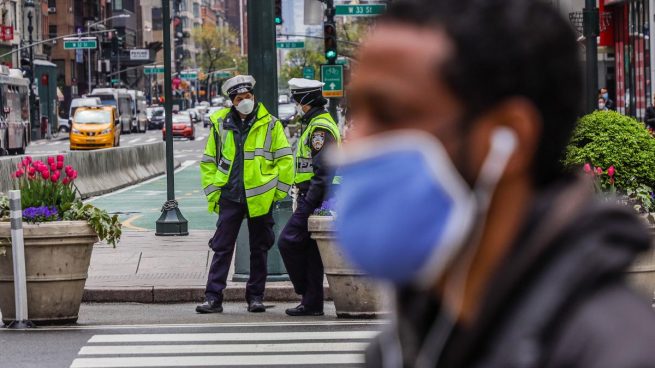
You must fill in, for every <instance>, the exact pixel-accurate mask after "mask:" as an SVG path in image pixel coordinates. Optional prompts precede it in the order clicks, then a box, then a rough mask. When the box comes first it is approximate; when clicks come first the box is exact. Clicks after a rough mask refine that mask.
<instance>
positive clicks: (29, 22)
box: [27, 4, 43, 138]
mask: <svg viewBox="0 0 655 368" xmlns="http://www.w3.org/2000/svg"><path fill="white" fill-rule="evenodd" d="M31 7H34V4H32V5H31ZM32 13H33V11H32V10H30V12H29V13H27V32H28V33H29V39H28V42H29V43H30V49H29V55H30V70H31V71H32V75H31V77H30V81H29V82H30V87H29V88H30V97H29V99H30V130H32V129H33V127H34V126H35V125H36V122H37V121H39V120H37V117H36V114H37V113H38V112H39V110H38V109H35V105H36V101H35V98H34V97H35V96H34V76H35V75H36V73H35V71H34V48H33V45H32V43H33V42H34V39H33V38H32V31H34V27H33V26H32V18H33V14H32ZM38 132H39V135H40V132H41V130H40V129H38ZM32 138H37V137H34V136H32ZM38 138H43V137H40V136H39V137H38Z"/></svg>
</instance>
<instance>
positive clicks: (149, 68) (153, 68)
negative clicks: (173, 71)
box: [143, 65, 164, 74]
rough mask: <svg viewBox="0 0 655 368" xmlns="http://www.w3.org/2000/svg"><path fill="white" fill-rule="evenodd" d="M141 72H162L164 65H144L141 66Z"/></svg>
mask: <svg viewBox="0 0 655 368" xmlns="http://www.w3.org/2000/svg"><path fill="white" fill-rule="evenodd" d="M143 72H144V73H145V74H164V66H163V65H157V66H145V67H143Z"/></svg>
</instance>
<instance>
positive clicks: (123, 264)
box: [83, 230, 327, 303]
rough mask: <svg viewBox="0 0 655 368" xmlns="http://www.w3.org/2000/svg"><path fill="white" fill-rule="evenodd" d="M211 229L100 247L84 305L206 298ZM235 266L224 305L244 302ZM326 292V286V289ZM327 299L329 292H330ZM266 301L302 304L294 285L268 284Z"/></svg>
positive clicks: (136, 235) (128, 235)
mask: <svg viewBox="0 0 655 368" xmlns="http://www.w3.org/2000/svg"><path fill="white" fill-rule="evenodd" d="M212 235H213V232H212V231H206V230H196V231H193V230H192V231H191V232H190V235H189V236H183V237H157V236H155V233H154V231H143V232H138V231H127V232H124V233H123V238H122V240H121V242H120V243H119V244H118V245H117V246H116V248H112V247H111V246H108V245H107V244H103V243H101V244H97V245H96V246H95V247H94V249H93V254H92V256H91V266H90V267H89V276H88V279H87V281H86V286H85V291H84V298H83V300H84V301H85V302H103V303H118V302H136V303H178V302H200V301H202V300H203V299H204V291H205V284H206V282H207V271H208V269H209V264H210V262H211V257H212V256H213V252H212V251H211V250H210V249H209V247H208V246H207V242H208V240H209V238H211V236H212ZM233 272H234V264H233V265H232V269H231V270H230V275H229V277H228V286H227V289H226V290H225V292H224V300H225V301H245V299H244V298H245V282H232V281H231V279H232V274H233ZM326 289H327V287H326ZM326 295H327V294H326ZM266 300H268V301H298V300H300V298H299V296H297V295H296V294H295V293H294V291H293V286H292V285H291V282H289V281H282V282H268V283H267V284H266Z"/></svg>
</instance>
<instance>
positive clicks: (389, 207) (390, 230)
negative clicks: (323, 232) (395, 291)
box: [335, 129, 515, 287]
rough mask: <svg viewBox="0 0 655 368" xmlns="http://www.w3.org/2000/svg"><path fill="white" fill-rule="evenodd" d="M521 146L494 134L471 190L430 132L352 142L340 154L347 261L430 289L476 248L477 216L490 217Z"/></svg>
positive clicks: (505, 133) (339, 222)
mask: <svg viewBox="0 0 655 368" xmlns="http://www.w3.org/2000/svg"><path fill="white" fill-rule="evenodd" d="M514 145H515V137H514V133H513V132H511V131H509V130H507V129H500V130H499V131H497V132H496V134H494V138H493V140H492V145H491V146H492V147H491V150H490V153H489V155H488V157H487V159H486V162H485V164H484V165H483V168H482V171H481V173H480V175H479V179H478V183H477V185H476V190H475V191H472V190H471V189H470V187H469V186H468V185H467V184H466V182H465V181H464V180H463V179H462V177H461V176H460V175H459V173H458V171H457V170H456V169H455V167H454V166H453V164H452V162H451V161H450V158H449V156H448V154H447V153H446V151H445V149H444V148H443V146H442V145H441V143H440V142H439V141H438V140H436V139H435V138H433V137H432V136H430V135H428V134H426V133H422V132H419V131H409V130H408V131H395V132H393V133H387V134H384V135H381V136H377V137H371V138H367V139H365V140H364V141H361V142H355V143H351V146H350V147H346V148H344V150H342V151H341V152H339V153H337V154H336V155H335V156H336V161H337V163H338V165H339V172H340V175H341V176H342V178H343V184H342V185H340V186H339V189H338V191H337V193H336V195H337V209H336V213H337V216H336V231H337V236H338V239H339V243H340V244H341V246H342V247H343V249H344V251H345V253H346V255H347V256H349V258H350V260H351V261H352V262H353V263H354V264H355V265H356V266H358V267H359V268H360V269H361V270H362V271H364V272H365V273H366V274H368V275H369V276H372V277H374V278H378V279H382V280H385V281H390V282H392V283H394V284H397V285H403V284H409V283H415V284H418V285H419V286H421V285H422V286H425V287H427V286H430V285H431V284H432V283H434V281H435V280H436V279H437V278H438V277H439V275H440V274H441V273H442V272H443V270H444V269H445V268H446V267H447V266H448V264H449V262H450V261H451V260H452V259H453V257H455V256H456V255H457V253H458V252H459V251H461V248H462V247H463V246H464V245H465V244H467V242H468V241H469V239H470V237H471V234H472V229H473V228H474V221H475V220H476V219H477V214H479V213H481V212H482V213H486V209H487V207H488V204H487V203H488V200H487V199H486V198H488V197H490V195H491V194H492V193H493V191H494V190H495V186H496V184H497V181H498V180H499V179H500V177H501V176H502V173H503V172H504V169H505V165H506V163H507V161H508V160H509V157H510V156H511V154H512V152H513V150H514ZM476 225H479V224H476Z"/></svg>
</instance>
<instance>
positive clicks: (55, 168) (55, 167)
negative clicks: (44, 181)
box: [50, 163, 57, 172]
mask: <svg viewBox="0 0 655 368" xmlns="http://www.w3.org/2000/svg"><path fill="white" fill-rule="evenodd" d="M50 171H52V172H55V171H57V164H56V163H55V164H52V165H50Z"/></svg>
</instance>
